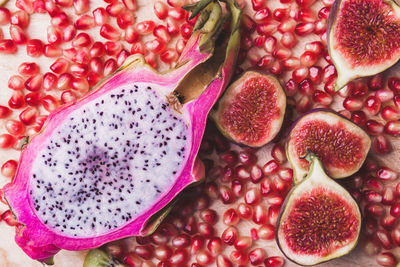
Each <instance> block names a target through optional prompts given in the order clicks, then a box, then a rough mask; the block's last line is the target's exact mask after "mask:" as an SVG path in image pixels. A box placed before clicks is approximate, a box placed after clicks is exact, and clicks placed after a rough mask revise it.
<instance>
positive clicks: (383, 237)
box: [375, 207, 400, 249]
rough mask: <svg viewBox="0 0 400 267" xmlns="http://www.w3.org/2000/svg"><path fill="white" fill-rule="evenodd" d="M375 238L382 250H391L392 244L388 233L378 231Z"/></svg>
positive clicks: (381, 230)
mask: <svg viewBox="0 0 400 267" xmlns="http://www.w3.org/2000/svg"><path fill="white" fill-rule="evenodd" d="M399 208H400V207H399ZM392 216H393V215H392ZM375 238H376V240H377V241H378V242H379V243H380V244H381V246H382V247H383V248H384V249H391V248H392V247H393V242H392V239H391V237H390V234H389V233H388V231H386V230H384V229H379V230H378V231H376V233H375Z"/></svg>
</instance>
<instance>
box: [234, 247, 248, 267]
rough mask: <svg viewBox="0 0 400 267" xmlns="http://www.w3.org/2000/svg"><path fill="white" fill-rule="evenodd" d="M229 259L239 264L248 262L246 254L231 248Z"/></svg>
mask: <svg viewBox="0 0 400 267" xmlns="http://www.w3.org/2000/svg"><path fill="white" fill-rule="evenodd" d="M229 258H230V259H231V261H233V262H234V263H236V264H239V265H245V264H246V263H247V262H248V257H247V254H246V253H245V252H243V251H237V250H233V251H232V252H231V254H230V255H229Z"/></svg>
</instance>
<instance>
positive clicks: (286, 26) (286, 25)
mask: <svg viewBox="0 0 400 267" xmlns="http://www.w3.org/2000/svg"><path fill="white" fill-rule="evenodd" d="M295 28H296V21H295V20H294V19H292V18H287V19H285V20H283V21H282V22H281V23H280V24H279V26H278V31H279V32H281V33H285V32H294V30H295Z"/></svg>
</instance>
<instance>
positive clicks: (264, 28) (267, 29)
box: [256, 20, 278, 36]
mask: <svg viewBox="0 0 400 267" xmlns="http://www.w3.org/2000/svg"><path fill="white" fill-rule="evenodd" d="M277 30H278V24H277V23H276V22H274V21H272V20H270V21H267V22H265V23H262V24H257V26H256V31H257V33H258V34H261V35H265V36H270V35H272V34H273V33H275V32H276V31H277Z"/></svg>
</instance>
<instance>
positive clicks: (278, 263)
mask: <svg viewBox="0 0 400 267" xmlns="http://www.w3.org/2000/svg"><path fill="white" fill-rule="evenodd" d="M284 263H285V260H284V259H283V258H282V257H279V256H274V257H268V258H266V259H265V260H264V265H265V267H282V266H283V264H284Z"/></svg>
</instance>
